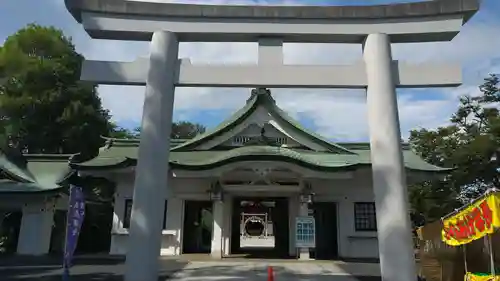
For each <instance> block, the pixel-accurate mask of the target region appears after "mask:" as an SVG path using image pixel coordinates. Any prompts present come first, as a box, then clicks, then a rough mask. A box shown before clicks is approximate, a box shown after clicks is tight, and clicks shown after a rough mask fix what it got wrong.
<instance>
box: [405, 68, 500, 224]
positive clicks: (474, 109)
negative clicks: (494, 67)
mask: <svg viewBox="0 0 500 281" xmlns="http://www.w3.org/2000/svg"><path fill="white" fill-rule="evenodd" d="M479 91H480V95H478V96H470V95H465V96H462V97H461V98H460V104H459V107H458V109H457V111H456V112H455V114H453V115H452V116H451V118H450V121H451V124H450V125H449V126H445V127H440V128H437V129H435V130H427V129H420V130H413V131H411V134H410V144H411V145H412V148H413V149H414V150H415V151H416V152H417V153H418V154H419V155H421V156H422V157H423V158H424V159H425V160H427V161H428V162H430V163H432V164H434V165H438V166H443V167H450V168H454V170H453V171H452V172H451V173H450V174H449V175H448V176H447V177H445V178H444V179H441V180H434V181H427V182H424V183H422V184H419V185H417V186H413V187H412V188H411V189H410V200H411V204H412V208H413V209H414V211H415V212H419V213H422V214H424V216H425V217H426V219H427V220H435V219H438V218H440V217H441V216H443V215H445V214H446V213H449V212H451V211H453V209H454V208H456V207H458V206H460V205H462V204H463V203H465V202H466V201H468V200H469V199H472V198H474V197H476V196H478V195H479V194H481V193H483V192H484V191H485V190H486V189H487V188H488V187H491V186H498V172H497V170H496V169H497V168H498V167H499V162H498V161H491V157H492V155H494V154H495V152H496V151H497V150H498V148H499V144H500V142H499V141H500V114H499V110H498V106H497V104H498V102H500V88H499V79H498V77H497V76H495V75H490V76H489V77H487V78H486V79H485V80H484V83H483V84H482V85H481V86H479Z"/></svg>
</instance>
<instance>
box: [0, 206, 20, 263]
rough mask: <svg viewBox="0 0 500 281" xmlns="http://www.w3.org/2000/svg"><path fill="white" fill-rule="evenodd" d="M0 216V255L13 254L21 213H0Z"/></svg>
mask: <svg viewBox="0 0 500 281" xmlns="http://www.w3.org/2000/svg"><path fill="white" fill-rule="evenodd" d="M0 216H3V217H2V218H0V239H2V240H3V243H2V244H1V245H0V255H1V254H15V253H16V252H17V243H18V241H19V232H20V230H21V220H22V217H23V212H22V211H12V212H10V211H5V212H3V211H0Z"/></svg>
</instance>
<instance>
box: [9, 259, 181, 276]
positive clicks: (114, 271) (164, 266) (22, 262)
mask: <svg viewBox="0 0 500 281" xmlns="http://www.w3.org/2000/svg"><path fill="white" fill-rule="evenodd" d="M123 264H124V258H121V257H116V258H115V257H113V258H109V257H103V258H78V259H76V260H75V263H74V266H73V267H72V268H71V281H84V280H85V281H121V280H123V270H124V266H123ZM160 264H161V266H160V278H159V280H167V279H169V277H170V276H171V275H172V274H173V273H175V272H177V271H179V270H182V269H183V268H184V267H185V266H186V264H187V262H185V261H177V260H162V261H161V263H160ZM61 279H62V269H61V259H60V258H57V257H37V258H34V257H10V258H0V281H14V280H23V281H35V280H37V281H61Z"/></svg>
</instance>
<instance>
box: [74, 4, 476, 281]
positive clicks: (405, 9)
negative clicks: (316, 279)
mask: <svg viewBox="0 0 500 281" xmlns="http://www.w3.org/2000/svg"><path fill="white" fill-rule="evenodd" d="M148 1H149V2H148ZM479 1H480V0H435V1H430V2H418V3H406V4H403V3H400V4H391V5H380V6H332V7H319V6H300V7H298V6H297V7H287V6H217V5H189V4H170V3H158V1H155V2H156V3H152V2H153V1H152V0H65V2H66V7H67V9H68V11H70V12H71V13H72V15H73V16H74V18H75V19H76V20H77V21H78V22H80V23H81V24H82V25H83V27H84V28H85V30H86V31H87V33H88V34H89V35H90V36H91V37H92V38H99V39H115V40H140V41H151V45H150V57H149V58H147V59H138V60H136V61H134V62H104V61H85V62H84V65H83V69H82V77H81V78H82V80H87V81H93V82H97V83H101V84H112V85H145V86H146V95H145V100H144V113H143V118H142V131H141V141H140V148H139V158H138V163H137V168H136V169H137V171H136V178H135V186H134V187H135V188H134V197H133V200H134V204H133V209H132V219H131V226H130V234H129V235H130V236H129V241H130V242H129V243H128V253H127V259H126V270H125V280H127V281H153V280H154V281H156V280H157V278H158V256H159V253H160V245H161V224H162V215H161V214H162V208H163V197H162V196H158V194H161V193H163V192H165V190H166V189H168V175H167V173H166V171H168V159H169V151H170V137H169V136H170V130H171V123H172V111H173V103H174V91H175V88H176V87H269V88H360V89H367V105H368V123H369V127H370V144H371V159H372V171H373V189H374V193H375V203H376V210H377V226H378V241H379V251H380V268H381V274H382V279H383V280H385V281H414V280H416V270H415V261H414V253H413V243H412V240H411V224H410V219H409V215H408V198H407V190H406V188H407V186H406V179H405V171H404V168H403V160H402V152H401V145H400V139H401V138H400V135H401V133H400V127H399V117H398V108H397V98H396V87H408V88H409V87H411V88H418V87H441V86H446V87H449V86H457V85H460V83H461V68H460V66H459V65H452V64H434V63H429V64H420V65H408V64H405V63H403V62H398V61H394V60H392V56H391V43H407V42H432V41H450V40H452V39H453V38H454V37H455V36H456V35H457V34H458V33H459V31H460V29H461V26H462V25H463V24H464V23H465V22H466V21H467V20H468V19H469V18H470V17H471V16H472V15H473V14H474V13H475V12H476V11H477V10H478V9H479ZM181 41H182V42H258V44H259V49H258V50H259V60H258V64H253V65H196V64H191V63H190V62H189V61H185V60H179V58H178V48H179V42H181ZM284 42H298V43H303V42H307V43H352V44H362V46H363V58H364V60H363V61H362V62H360V63H357V64H354V65H347V66H336V65H327V66H324V65H322V66H319V65H284V64H283V50H282V46H283V43H284Z"/></svg>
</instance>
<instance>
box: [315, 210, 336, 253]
mask: <svg viewBox="0 0 500 281" xmlns="http://www.w3.org/2000/svg"><path fill="white" fill-rule="evenodd" d="M312 210H313V212H314V219H315V223H316V237H315V239H316V248H314V249H311V250H310V255H311V258H314V259H317V260H335V259H338V258H339V256H338V241H337V239H338V238H337V237H338V236H337V205H336V203H334V202H314V203H313V204H312Z"/></svg>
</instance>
